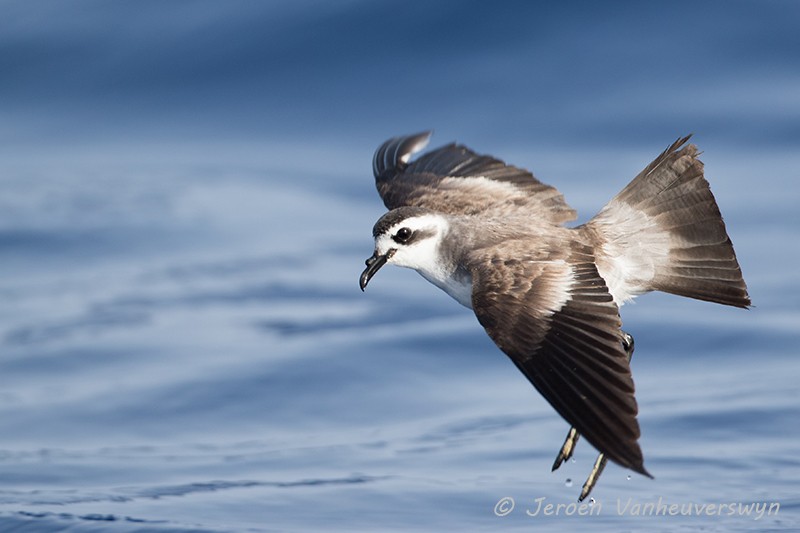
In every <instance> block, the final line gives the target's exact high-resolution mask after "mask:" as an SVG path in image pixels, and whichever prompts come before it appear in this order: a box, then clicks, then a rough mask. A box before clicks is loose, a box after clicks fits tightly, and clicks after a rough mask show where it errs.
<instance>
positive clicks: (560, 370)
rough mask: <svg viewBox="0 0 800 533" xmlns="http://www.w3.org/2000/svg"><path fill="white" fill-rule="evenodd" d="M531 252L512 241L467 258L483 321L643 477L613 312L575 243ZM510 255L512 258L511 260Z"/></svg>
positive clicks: (561, 406)
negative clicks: (555, 250) (543, 253)
mask: <svg viewBox="0 0 800 533" xmlns="http://www.w3.org/2000/svg"><path fill="white" fill-rule="evenodd" d="M571 247H572V249H571V250H568V251H565V252H564V253H563V254H562V255H560V256H559V255H555V254H553V253H551V254H550V255H549V256H547V257H541V258H530V257H525V256H524V255H523V254H521V253H520V250H521V249H524V248H520V249H517V248H519V247H518V246H517V245H516V243H515V242H514V241H507V242H505V243H502V244H500V245H498V246H497V247H494V248H492V249H491V250H486V251H483V252H482V253H481V252H478V254H481V255H482V256H481V257H474V258H472V271H473V287H474V289H473V296H472V300H473V309H474V310H475V314H476V315H477V316H478V320H479V321H480V323H481V325H483V327H484V328H486V331H487V332H488V333H489V336H490V337H491V338H492V339H493V340H494V342H495V343H496V344H497V345H498V346H499V347H500V349H502V350H503V351H504V352H505V353H506V354H507V355H508V356H509V357H510V358H511V360H512V361H514V364H516V365H517V367H518V368H519V369H520V370H521V371H522V373H523V374H525V376H526V377H527V378H528V379H529V380H530V382H531V383H532V384H533V385H534V387H536V389H537V390H538V391H539V392H540V393H541V394H542V396H544V397H545V398H546V399H547V401H548V402H550V404H551V405H552V406H553V407H554V408H555V410H556V411H558V413H559V414H560V415H561V416H562V417H564V419H566V420H567V422H569V423H570V424H571V425H573V426H575V427H576V428H577V430H578V432H579V433H581V434H582V435H583V436H584V438H586V440H588V441H589V442H590V443H591V444H592V445H593V446H594V447H595V448H597V449H598V450H599V451H601V452H603V453H604V454H606V456H607V457H608V458H609V459H611V460H612V461H614V462H616V463H618V464H620V465H622V466H624V467H626V468H630V469H632V470H635V471H637V472H640V473H642V474H645V475H649V474H648V473H647V471H646V470H645V469H644V460H643V457H642V451H641V448H640V447H639V444H638V442H637V441H638V439H639V434H640V432H639V424H638V422H637V421H636V414H637V412H638V407H637V405H636V399H635V398H634V386H633V379H632V377H631V371H630V365H629V363H628V359H627V356H626V355H625V352H624V350H623V348H622V343H621V335H622V334H621V332H620V326H621V321H620V318H619V310H618V308H617V306H616V305H615V304H614V301H613V299H612V298H611V295H610V294H609V292H608V288H607V287H606V285H605V282H604V281H603V279H602V278H601V277H600V275H599V274H598V272H597V269H596V267H595V265H594V257H593V256H592V253H591V249H589V248H588V247H584V246H583V245H580V244H577V243H574V244H572V245H571ZM510 258H513V259H510Z"/></svg>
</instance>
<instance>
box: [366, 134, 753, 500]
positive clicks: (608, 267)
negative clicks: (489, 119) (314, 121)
mask: <svg viewBox="0 0 800 533" xmlns="http://www.w3.org/2000/svg"><path fill="white" fill-rule="evenodd" d="M430 135H431V133H430V132H424V133H420V134H416V135H409V136H402V137H395V138H392V139H389V140H388V141H386V142H385V143H384V144H383V145H382V146H381V147H380V148H378V150H377V151H376V152H375V157H374V160H373V171H374V174H375V180H376V185H377V188H378V192H379V194H380V196H381V198H382V199H383V202H384V204H386V207H387V209H389V212H388V213H386V214H385V215H383V216H382V217H381V218H380V219H379V220H378V222H377V223H376V224H375V226H374V228H373V231H372V233H373V237H374V239H375V251H374V253H373V254H372V257H370V258H369V259H367V261H366V265H367V268H366V269H365V270H364V272H363V273H362V274H361V278H360V285H361V289H362V290H364V289H365V288H366V286H367V284H368V283H369V281H370V279H372V277H373V276H374V275H375V273H376V272H377V271H378V270H379V269H380V268H381V267H382V266H383V265H385V264H392V265H397V266H401V267H408V268H413V269H414V270H416V271H417V272H419V273H420V274H421V275H422V276H423V277H424V278H425V279H427V280H428V281H430V282H431V283H433V284H434V285H436V286H437V287H439V288H440V289H442V290H444V291H445V292H446V293H447V294H449V295H450V296H452V297H453V298H454V299H455V300H456V301H458V302H459V303H461V304H462V305H464V306H466V307H469V308H470V309H472V310H473V311H474V312H475V315H476V316H477V318H478V321H479V322H480V324H481V325H482V326H483V327H484V328H485V329H486V332H487V333H488V334H489V336H490V337H491V338H492V340H493V341H494V342H495V344H497V346H498V347H499V348H500V349H501V350H502V351H503V352H505V354H506V355H508V356H509V357H510V358H511V360H512V361H513V362H514V364H515V365H516V366H517V368H519V370H520V371H521V372H522V373H523V374H524V375H525V377H527V378H528V380H529V381H530V382H531V383H532V384H533V386H534V387H535V388H536V389H537V390H538V391H539V392H540V393H541V394H542V396H544V397H545V399H546V400H547V401H548V402H549V403H550V405H552V406H553V408H554V409H555V410H556V411H557V412H558V413H559V414H560V415H561V416H562V417H563V418H564V419H565V420H566V421H567V422H569V423H570V424H571V425H572V428H571V429H570V431H569V433H568V435H567V439H566V440H565V442H564V445H563V446H562V448H561V451H560V452H559V454H558V457H557V458H556V462H555V464H554V465H553V470H555V469H556V468H558V466H560V464H561V463H563V462H564V461H566V460H567V459H568V458H569V457H570V456H571V455H572V452H573V450H574V446H575V443H576V441H577V440H578V437H579V436H580V435H583V437H584V438H585V439H586V440H587V441H588V442H589V443H590V444H592V445H593V446H594V447H595V448H597V450H598V451H599V452H600V456H599V457H598V459H597V461H596V463H595V465H594V468H593V469H592V472H591V474H590V475H589V478H588V479H587V481H586V484H585V485H584V487H583V491H582V493H581V497H580V499H581V500H582V499H584V498H585V497H586V496H587V495H588V494H589V492H590V491H591V490H592V488H593V486H594V484H595V483H596V481H597V478H598V476H599V475H600V472H601V471H602V469H603V467H604V466H605V462H606V459H611V460H612V461H614V462H615V463H617V464H619V465H620V466H623V467H625V468H629V469H631V470H633V471H635V472H638V473H640V474H643V475H645V476H650V474H649V473H648V472H647V470H646V469H645V467H644V458H643V455H642V450H641V448H640V447H639V443H638V439H639V435H640V431H639V423H638V422H637V420H636V415H637V413H638V407H637V404H636V399H635V397H634V385H633V379H632V377H631V370H630V364H629V362H630V356H631V354H632V353H633V337H632V336H630V335H629V334H627V333H625V332H624V331H622V329H621V326H622V322H621V320H620V315H619V308H620V306H622V305H623V304H624V303H625V302H627V301H629V300H631V299H632V298H634V297H635V296H637V295H640V294H643V293H646V292H650V291H663V292H668V293H672V294H677V295H680V296H687V297H689V298H696V299H699V300H706V301H710V302H716V303H721V304H725V305H732V306H735V307H742V308H747V307H748V306H749V305H750V298H749V296H748V294H747V287H746V285H745V282H744V280H743V279H742V272H741V269H740V268H739V263H738V261H737V260H736V254H735V253H734V250H733V245H732V244H731V240H730V238H729V237H728V234H727V231H726V229H725V223H724V222H723V221H722V216H721V215H720V212H719V208H718V207H717V203H716V201H715V199H714V196H713V195H712V194H711V190H710V189H709V185H708V182H707V181H706V180H705V178H704V177H703V163H702V162H701V161H700V160H699V159H698V155H699V154H698V151H697V147H696V146H695V145H693V144H687V141H688V140H689V137H684V138H682V139H678V140H677V141H675V142H674V143H673V144H672V145H671V146H669V148H667V149H666V150H665V151H664V152H663V153H662V154H661V155H659V156H658V157H657V158H656V159H655V160H654V161H653V162H652V163H650V164H649V165H648V166H647V167H646V168H645V169H644V170H643V171H642V172H640V173H639V175H638V176H636V178H634V179H633V181H631V182H630V183H629V184H628V186H627V187H625V188H624V189H623V190H622V192H620V193H619V194H617V195H616V196H615V197H614V198H613V199H612V200H611V201H610V202H609V203H608V204H607V205H606V206H605V207H604V208H603V209H602V210H601V211H600V212H599V213H598V214H597V215H596V216H595V217H594V218H592V219H591V220H590V221H589V222H587V223H586V224H583V225H580V226H577V227H566V226H564V223H566V222H570V221H572V220H574V219H575V218H576V213H575V211H574V210H573V209H572V208H570V207H569V206H568V205H567V203H566V202H565V200H564V197H563V196H562V194H561V193H559V192H558V190H556V189H555V188H553V187H551V186H549V185H545V184H544V183H542V182H540V181H539V180H537V179H536V178H534V176H533V175H532V174H531V173H530V172H528V171H527V170H524V169H521V168H516V167H513V166H510V165H507V164H505V163H504V162H502V161H500V160H498V159H495V158H493V157H490V156H486V155H479V154H476V153H475V152H473V151H472V150H470V149H469V148H467V147H465V146H462V145H459V144H448V145H446V146H443V147H441V148H438V149H436V150H434V151H432V152H429V153H426V154H425V155H423V156H421V157H419V158H417V159H416V160H414V161H411V156H412V155H413V154H414V153H416V152H418V151H420V150H422V149H423V148H424V147H425V146H426V145H427V143H428V140H429V138H430ZM650 477H652V476H650Z"/></svg>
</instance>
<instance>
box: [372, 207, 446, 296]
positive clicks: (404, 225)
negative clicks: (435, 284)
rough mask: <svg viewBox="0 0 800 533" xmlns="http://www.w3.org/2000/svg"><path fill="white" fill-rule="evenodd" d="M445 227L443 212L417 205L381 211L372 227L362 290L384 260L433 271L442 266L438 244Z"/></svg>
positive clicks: (444, 232)
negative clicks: (372, 246)
mask: <svg viewBox="0 0 800 533" xmlns="http://www.w3.org/2000/svg"><path fill="white" fill-rule="evenodd" d="M448 227H449V224H448V222H447V219H446V218H445V217H444V216H443V215H441V214H439V213H434V212H432V211H429V210H427V209H422V208H419V207H399V208H397V209H393V210H392V211H389V212H388V213H386V214H385V215H383V216H382V217H381V218H380V219H379V220H378V222H376V223H375V227H374V228H373V229H372V235H373V237H375V252H374V253H373V254H372V257H370V258H369V259H367V261H366V264H367V268H365V269H364V272H362V273H361V278H360V280H359V284H360V285H361V290H362V291H363V290H364V289H366V287H367V284H368V283H369V280H370V279H372V276H374V275H375V273H376V272H377V271H378V270H379V269H380V268H381V267H382V266H383V265H385V264H391V265H397V266H401V267H406V268H413V269H414V270H417V271H418V272H420V273H422V274H423V275H425V274H435V273H436V272H437V271H438V270H440V269H441V268H442V264H441V261H440V256H439V245H440V244H441V242H442V240H443V238H444V236H445V234H446V233H447V229H448Z"/></svg>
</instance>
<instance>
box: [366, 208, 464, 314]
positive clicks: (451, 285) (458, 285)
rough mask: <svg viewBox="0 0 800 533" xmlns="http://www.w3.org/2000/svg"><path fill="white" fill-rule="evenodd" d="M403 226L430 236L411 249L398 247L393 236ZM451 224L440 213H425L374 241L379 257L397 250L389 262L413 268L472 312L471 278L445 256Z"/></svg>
mask: <svg viewBox="0 0 800 533" xmlns="http://www.w3.org/2000/svg"><path fill="white" fill-rule="evenodd" d="M401 227H408V228H410V229H412V230H414V231H418V232H428V233H431V235H429V236H427V237H424V238H420V239H419V240H418V241H415V242H413V243H410V244H409V245H408V246H403V245H398V244H397V243H395V242H394V241H393V240H392V237H391V235H394V234H395V233H396V231H397V230H398V229H399V228H401ZM449 229H450V224H449V223H448V221H447V219H446V218H445V217H444V216H442V215H439V214H426V215H422V216H417V217H413V218H409V219H406V220H404V221H402V222H401V223H399V224H397V225H396V226H395V227H393V228H391V229H390V230H389V231H388V232H387V233H384V234H383V235H381V236H380V237H378V239H377V240H376V242H375V248H376V250H377V251H378V253H379V254H385V253H386V252H387V251H388V250H390V249H395V250H396V251H395V252H394V253H393V254H392V256H391V258H390V259H389V261H388V263H390V264H393V265H397V266H401V267H406V268H413V269H414V270H416V271H417V272H419V273H420V275H421V276H422V277H423V278H425V279H426V280H428V281H429V282H431V283H433V284H434V285H436V286H437V287H439V288H440V289H442V290H443V291H444V292H446V293H447V294H449V295H450V296H451V297H452V298H454V299H455V300H456V301H457V302H458V303H460V304H461V305H463V306H465V307H468V308H470V309H472V277H471V276H470V275H469V274H467V273H464V274H461V273H460V271H459V270H458V269H457V268H456V265H454V264H452V261H451V260H450V259H449V258H448V257H446V255H447V254H443V253H442V252H443V249H444V247H445V246H447V243H445V242H444V239H446V238H447V236H448V232H449Z"/></svg>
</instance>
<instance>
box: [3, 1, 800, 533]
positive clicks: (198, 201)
mask: <svg viewBox="0 0 800 533" xmlns="http://www.w3.org/2000/svg"><path fill="white" fill-rule="evenodd" d="M799 22H800V5H798V4H797V3H795V2H789V1H767V2H742V1H731V0H726V1H707V2H686V1H676V2H670V3H663V2H662V3H655V2H633V1H630V2H625V1H619V2H602V3H601V2H558V3H556V2H491V3H490V2H445V1H442V2H390V1H383V2H368V1H363V0H351V1H341V2H324V1H273V2H256V1H239V0H234V1H228V2H212V1H171V2H160V1H152V0H148V1H135V2H134V1H120V2H99V1H88V0H79V1H76V2H58V1H54V0H53V1H40V2H25V1H15V0H11V1H4V2H2V3H0V529H2V530H3V531H61V530H69V531H97V530H109V531H145V530H146V531H162V530H163V531H245V530H248V531H308V530H322V529H325V530H343V531H374V530H383V531H403V530H409V529H415V530H430V531H438V530H442V529H444V528H447V529H462V530H496V529H500V528H502V529H509V530H516V529H518V530H522V529H526V530H527V529H529V528H530V527H539V528H544V529H547V528H558V529H563V527H587V526H588V527H591V528H593V529H594V530H598V531H618V530H620V529H632V528H639V527H646V528H647V529H648V530H651V531H655V530H664V531H672V530H675V529H676V528H686V529H696V528H703V529H704V530H706V531H741V530H748V529H751V528H753V527H758V528H759V529H761V530H779V529H784V528H786V529H793V528H796V527H798V525H800V513H799V512H798V510H799V508H800V498H798V495H797V486H798V482H800V460H798V457H800V453H798V452H800V448H799V447H798V444H797V443H798V441H800V405H799V404H798V396H797V388H798V387H797V383H798V378H800V362H798V358H797V352H798V342H800V289H798V284H797V283H796V282H794V280H795V279H796V277H797V266H796V265H797V264H798V263H800V244H799V243H800V215H798V203H799V202H800V186H798V170H797V169H798V168H800V151H798V145H799V144H800V96H799V95H800V32H798V23H799ZM424 129H433V130H435V135H434V137H433V139H432V143H431V145H432V146H434V147H435V146H438V145H441V144H445V143H448V142H451V141H459V142H462V143H464V144H467V145H468V146H470V147H472V148H473V149H475V150H476V151H478V152H480V153H488V154H492V155H494V156H496V157H499V158H502V159H504V160H506V161H508V162H510V163H513V164H515V165H517V166H521V167H525V168H528V169H530V170H532V171H533V172H534V174H535V175H536V176H537V177H538V178H539V179H541V180H542V181H544V182H546V183H549V184H553V185H555V186H556V187H558V188H559V189H560V190H561V191H562V192H563V193H564V194H565V196H566V199H567V201H568V202H569V203H570V204H571V205H572V206H573V207H575V208H576V209H577V210H578V211H579V213H580V219H579V220H580V221H585V220H587V219H588V218H590V217H591V216H592V215H593V214H594V213H596V212H597V211H598V210H599V209H600V208H601V207H602V206H603V205H604V204H605V203H606V202H607V201H608V200H609V199H610V198H611V197H612V196H613V195H614V194H616V192H618V191H619V190H620V189H622V187H624V186H625V185H626V184H627V182H628V181H629V180H630V179H632V178H633V176H635V175H636V174H637V173H638V172H639V170H641V169H642V168H643V167H644V166H645V165H647V164H648V163H649V162H650V161H651V160H652V159H653V158H654V157H655V156H656V155H658V153H660V152H661V150H663V149H664V148H665V147H667V146H668V145H669V144H670V143H671V142H672V141H673V140H675V139H676V138H677V137H679V136H681V135H684V134H686V133H690V132H693V133H694V138H693V141H694V142H695V143H696V144H698V146H699V147H700V149H701V150H703V151H704V154H703V156H702V159H703V161H704V162H705V164H706V176H707V178H708V179H709V181H710V182H711V186H712V190H713V191H714V193H715V195H716V197H717V201H718V203H719V205H720V208H721V210H722V213H723V215H724V216H725V220H726V223H727V226H728V231H729V233H730V236H731V238H732V240H733V242H734V245H735V247H736V250H737V253H738V256H739V260H740V263H741V265H742V269H743V272H744V274H745V279H746V281H747V282H748V286H749V288H750V294H751V297H752V299H753V302H754V304H755V307H754V308H753V309H751V310H749V311H743V310H739V309H730V308H724V307H722V306H716V305H713V304H708V303H704V302H697V301H690V300H685V299H680V298H677V297H673V296H667V295H656V294H653V295H647V296H645V297H642V298H640V299H639V300H638V301H637V303H635V304H633V305H630V306H626V307H625V308H624V309H623V312H622V318H623V321H624V322H625V329H626V330H627V331H629V332H631V333H632V334H633V335H634V336H635V338H636V346H637V351H636V355H635V357H634V360H633V371H634V378H635V380H636V385H637V396H638V399H639V407H640V423H641V426H642V432H643V436H642V439H641V443H642V447H643V450H644V453H645V458H646V465H647V468H648V469H649V471H650V472H651V473H652V474H653V475H654V476H655V480H649V479H646V478H644V477H642V476H638V475H636V474H633V475H629V474H631V473H630V472H628V471H626V470H623V469H622V468H619V467H617V466H616V465H609V467H608V468H607V469H606V472H605V474H604V475H603V478H602V479H601V481H600V484H599V486H598V488H597V489H596V491H595V493H594V494H593V495H594V496H595V498H596V503H597V504H600V505H602V513H601V514H600V516H592V517H578V516H573V517H564V516H561V517H547V518H545V517H538V518H536V517H529V516H526V515H525V513H524V509H526V508H528V509H531V508H533V507H534V505H535V504H534V500H535V499H536V498H539V497H546V498H547V499H548V500H547V501H548V502H551V503H554V504H556V503H571V502H574V501H575V498H576V497H577V495H578V493H579V491H580V485H581V483H582V482H583V480H584V478H585V476H586V474H587V473H588V471H589V468H590V467H591V464H592V462H593V461H594V455H595V452H594V450H592V449H591V447H590V446H589V445H588V444H586V443H581V445H579V446H578V451H577V453H576V458H575V461H574V463H573V464H568V465H565V467H564V468H562V469H561V470H559V471H557V472H555V473H550V465H551V464H552V460H553V458H554V457H555V454H556V452H557V450H558V448H559V446H560V445H561V442H562V439H563V437H564V435H565V434H566V431H567V425H566V423H564V422H563V421H562V420H561V419H560V418H559V417H558V416H557V415H556V414H555V413H554V412H553V410H552V409H551V408H550V407H549V406H548V405H547V404H546V403H545V401H544V400H543V399H541V398H540V397H539V395H538V394H537V393H536V392H535V391H534V390H533V388H532V387H531V386H530V385H529V384H528V383H527V382H526V381H525V379H524V378H523V377H522V376H521V375H520V374H519V373H518V372H517V371H516V369H515V368H514V367H513V365H512V364H510V362H509V361H508V360H507V359H506V358H505V356H503V354H502V353H500V352H499V351H498V350H497V349H496V348H495V347H494V345H493V344H492V343H491V341H490V340H489V339H488V337H486V335H485V333H484V332H483V330H482V328H480V326H479V325H478V324H477V321H476V320H475V318H474V316H473V315H472V313H471V312H470V311H469V310H466V309H464V308H461V307H460V306H459V305H458V304H456V303H455V302H453V301H451V300H450V299H449V298H448V297H447V296H446V295H445V294H444V293H442V292H441V291H438V290H437V289H435V288H434V287H432V286H431V285H429V284H427V283H426V282H424V281H423V280H422V279H421V278H419V276H417V275H416V274H415V273H413V272H410V271H403V270H401V269H384V270H382V271H381V273H380V275H379V276H377V277H376V278H375V279H374V280H373V282H372V283H371V284H370V288H369V291H367V293H366V294H362V293H361V291H359V290H358V284H357V278H358V275H359V274H360V272H361V270H362V268H363V261H364V259H366V258H367V257H368V256H369V255H370V254H371V253H372V245H373V243H372V238H371V228H372V224H373V223H374V222H375V220H376V219H377V218H378V217H379V216H380V215H381V214H382V213H383V211H384V209H383V207H382V204H381V202H380V200H379V198H378V196H377V194H376V192H375V189H374V182H373V177H372V172H371V158H372V154H373V152H374V150H375V149H376V148H377V147H378V146H379V145H380V144H381V143H382V142H383V141H384V140H386V139H387V138H389V137H391V136H395V135H398V134H404V133H412V132H417V131H420V130H424ZM506 496H511V497H514V498H515V499H516V501H517V508H516V509H515V510H514V512H512V513H511V514H510V515H509V516H506V517H502V518H500V517H497V516H495V514H494V512H493V509H494V505H495V503H496V502H497V501H498V500H499V499H500V498H501V497H506ZM659 497H661V498H663V500H664V501H667V502H670V503H678V504H683V503H690V502H691V503H704V502H705V503H714V504H720V503H733V502H743V503H747V502H755V501H758V502H779V503H780V511H779V513H778V514H777V515H771V516H764V517H762V518H761V519H760V520H758V521H756V520H755V518H754V517H752V516H739V515H738V514H737V515H733V516H727V515H722V516H719V515H717V516H678V517H675V516H672V517H669V516H668V517H663V516H662V517H635V516H630V514H627V515H626V514H624V513H623V514H620V513H618V512H617V510H616V509H617V508H616V502H617V501H620V500H621V501H622V502H623V505H624V502H625V501H627V499H628V498H632V500H633V503H646V502H650V501H655V500H657V499H658V498H659Z"/></svg>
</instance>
